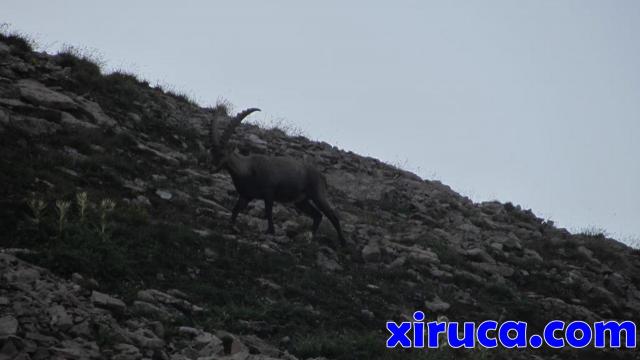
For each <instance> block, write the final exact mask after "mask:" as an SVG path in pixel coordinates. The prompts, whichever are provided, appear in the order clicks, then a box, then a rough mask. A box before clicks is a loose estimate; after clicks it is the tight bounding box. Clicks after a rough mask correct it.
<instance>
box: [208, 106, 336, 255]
mask: <svg viewBox="0 0 640 360" xmlns="http://www.w3.org/2000/svg"><path fill="white" fill-rule="evenodd" d="M255 111H260V109H257V108H250V109H246V110H244V111H241V112H240V113H238V114H237V115H236V116H234V117H230V116H229V115H228V114H227V111H226V108H224V107H216V108H215V109H214V110H213V116H212V119H211V122H210V123H209V138H210V143H211V149H210V153H211V161H212V165H213V166H214V171H219V170H221V169H225V170H227V171H228V172H229V174H230V175H231V179H232V180H233V185H234V186H235V188H236V190H237V191H238V194H239V197H238V200H237V202H236V204H235V206H234V207H233V211H232V214H231V224H232V225H233V224H235V221H236V218H237V217H238V213H239V212H240V211H242V210H243V209H245V208H246V207H247V205H248V204H249V202H250V201H251V200H253V199H260V200H264V208H265V215H266V217H267V221H268V228H267V234H274V233H275V229H274V227H273V214H272V211H273V203H274V201H277V202H280V203H293V204H295V206H296V208H297V209H298V210H300V211H301V212H302V213H304V214H306V215H308V216H309V217H311V218H312V219H313V227H312V232H313V234H315V233H316V231H317V230H318V227H319V226H320V222H321V221H322V214H324V215H325V216H326V217H327V218H329V221H331V224H333V227H334V228H335V229H336V231H337V233H338V238H339V240H340V243H341V244H342V245H343V246H344V245H345V239H344V236H343V234H342V228H341V227H340V221H339V220H338V216H337V215H336V213H335V212H334V211H333V209H332V208H331V206H330V205H329V202H328V201H327V183H326V179H325V177H324V176H323V175H322V174H321V173H320V172H319V171H318V170H317V169H316V168H314V167H313V166H311V165H309V164H306V163H303V162H300V161H297V160H295V159H292V158H289V157H280V156H263V155H249V156H243V155H241V154H238V153H237V152H236V151H235V149H230V148H229V147H228V142H229V139H230V138H231V135H233V133H234V131H235V129H236V128H237V127H238V126H239V125H240V122H242V120H243V119H244V118H246V117H247V116H248V115H249V114H251V113H253V112H255ZM219 118H227V119H228V125H227V127H226V129H225V130H224V132H223V133H222V135H221V136H219V134H218V130H217V124H218V119H219Z"/></svg>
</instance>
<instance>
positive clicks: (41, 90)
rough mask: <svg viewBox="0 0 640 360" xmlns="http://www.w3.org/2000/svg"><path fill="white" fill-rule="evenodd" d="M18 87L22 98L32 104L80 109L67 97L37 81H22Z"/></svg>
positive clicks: (18, 83)
mask: <svg viewBox="0 0 640 360" xmlns="http://www.w3.org/2000/svg"><path fill="white" fill-rule="evenodd" d="M16 86H17V87H18V90H19V91H20V96H22V98H23V99H25V100H26V101H28V102H30V103H32V104H35V105H41V106H45V107H52V108H56V109H63V110H73V109H76V108H77V107H78V106H77V105H76V103H75V102H74V101H73V100H71V98H70V97H68V96H67V95H64V94H61V93H59V92H57V91H54V90H51V89H49V88H47V87H46V86H44V85H43V84H41V83H39V82H38V81H36V80H32V79H25V80H20V81H18V82H17V83H16Z"/></svg>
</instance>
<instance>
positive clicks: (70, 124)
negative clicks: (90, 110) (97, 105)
mask: <svg viewBox="0 0 640 360" xmlns="http://www.w3.org/2000/svg"><path fill="white" fill-rule="evenodd" d="M60 124H61V125H63V126H64V127H67V128H71V129H74V128H75V129H96V128H98V126H96V125H94V124H92V123H90V122H86V121H83V120H79V119H77V118H76V117H75V116H73V115H71V114H69V113H68V112H66V111H62V112H61V115H60Z"/></svg>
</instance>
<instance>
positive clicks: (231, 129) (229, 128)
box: [220, 108, 260, 146]
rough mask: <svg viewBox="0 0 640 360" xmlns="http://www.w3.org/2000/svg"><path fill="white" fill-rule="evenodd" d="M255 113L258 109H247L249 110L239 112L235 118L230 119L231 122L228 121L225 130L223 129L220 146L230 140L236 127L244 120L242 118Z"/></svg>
mask: <svg viewBox="0 0 640 360" xmlns="http://www.w3.org/2000/svg"><path fill="white" fill-rule="evenodd" d="M256 111H260V109H258V108H249V109H246V110H243V111H240V112H239V113H238V114H237V115H236V116H234V117H233V118H231V120H229V125H227V128H226V129H224V133H222V136H221V137H220V145H222V146H224V145H226V144H227V142H228V141H229V139H230V138H231V135H233V132H234V131H235V129H236V128H237V127H238V125H240V123H241V122H242V120H244V118H246V117H247V116H249V114H251V113H252V112H256Z"/></svg>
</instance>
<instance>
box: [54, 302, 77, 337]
mask: <svg viewBox="0 0 640 360" xmlns="http://www.w3.org/2000/svg"><path fill="white" fill-rule="evenodd" d="M49 317H50V318H51V321H50V324H51V326H52V327H54V328H58V329H60V330H62V331H66V330H67V329H69V328H70V327H71V326H72V325H73V319H72V318H71V316H69V314H68V313H67V311H66V310H65V308H64V306H62V305H54V306H52V307H50V308H49Z"/></svg>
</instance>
